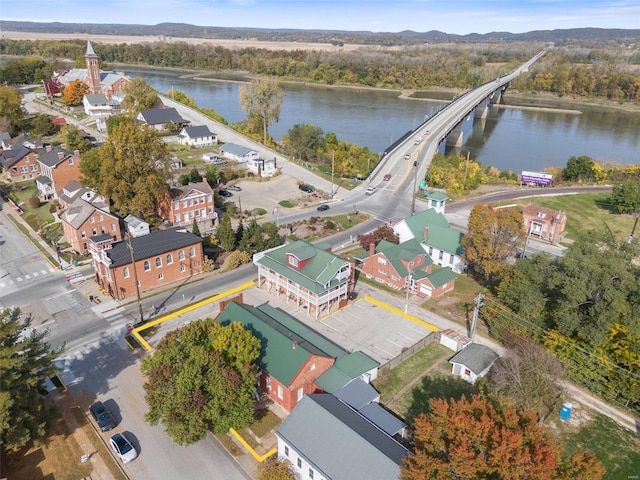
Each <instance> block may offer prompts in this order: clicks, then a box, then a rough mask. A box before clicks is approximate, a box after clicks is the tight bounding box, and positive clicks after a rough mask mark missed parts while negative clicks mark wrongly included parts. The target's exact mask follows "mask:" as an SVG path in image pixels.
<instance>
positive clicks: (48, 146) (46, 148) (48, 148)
mask: <svg viewBox="0 0 640 480" xmlns="http://www.w3.org/2000/svg"><path fill="white" fill-rule="evenodd" d="M52 148H53V147H52V146H51V145H47V146H46V147H45V150H46V151H47V152H50V151H51V149H52Z"/></svg>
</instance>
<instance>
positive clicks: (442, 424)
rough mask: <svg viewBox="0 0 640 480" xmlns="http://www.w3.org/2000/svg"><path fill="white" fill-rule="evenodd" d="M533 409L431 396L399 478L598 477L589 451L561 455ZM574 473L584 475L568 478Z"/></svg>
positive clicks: (537, 479)
mask: <svg viewBox="0 0 640 480" xmlns="http://www.w3.org/2000/svg"><path fill="white" fill-rule="evenodd" d="M544 428H545V427H544V426H543V425H541V424H539V423H538V417H537V415H536V413H535V412H534V411H533V410H524V411H522V412H519V411H518V410H516V409H513V408H504V409H501V410H498V409H496V408H495V407H494V406H493V405H492V404H491V403H490V402H489V401H487V400H485V399H483V398H481V397H479V396H477V395H473V396H472V397H471V399H470V400H467V399H466V398H465V397H462V398H461V399H460V400H450V401H447V400H443V399H432V400H431V402H430V413H428V414H420V415H419V416H418V417H416V419H415V422H414V438H413V453H410V454H409V455H408V456H407V457H405V460H404V463H403V465H402V468H401V477H402V479H403V480H418V479H420V480H423V479H425V478H429V479H434V480H449V479H451V478H469V479H472V478H473V479H475V478H486V479H495V480H506V479H519V478H527V479H535V480H569V479H572V478H583V479H585V480H586V479H589V480H599V479H601V478H602V477H603V475H604V473H605V469H604V467H603V466H602V464H601V463H600V462H599V461H598V460H596V459H595V457H594V456H593V455H591V454H587V453H584V452H579V453H578V454H576V455H573V456H572V457H570V458H566V459H563V458H562V456H561V449H560V447H558V446H557V444H556V442H555V440H554V438H553V436H552V435H550V434H549V433H547V432H546V431H545V430H544ZM575 472H580V473H582V474H584V475H585V476H578V477H571V476H569V474H570V473H575Z"/></svg>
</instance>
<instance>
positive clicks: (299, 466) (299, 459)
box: [298, 457, 302, 468]
mask: <svg viewBox="0 0 640 480" xmlns="http://www.w3.org/2000/svg"><path fill="white" fill-rule="evenodd" d="M298 468H302V459H301V458H300V457H298Z"/></svg>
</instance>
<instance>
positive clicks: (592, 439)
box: [550, 414, 640, 480]
mask: <svg viewBox="0 0 640 480" xmlns="http://www.w3.org/2000/svg"><path fill="white" fill-rule="evenodd" d="M550 423H551V425H550V427H551V429H552V431H553V433H554V435H555V437H556V439H557V440H558V441H559V442H560V443H561V444H562V447H563V449H564V452H565V453H566V454H568V455H571V454H573V453H575V452H576V451H577V450H580V449H582V450H587V451H589V452H591V453H593V454H594V455H595V456H596V457H597V458H598V460H600V461H601V462H602V464H603V465H604V467H605V468H606V469H607V473H606V474H605V476H604V478H605V480H618V479H625V480H626V479H631V478H640V477H639V476H640V436H638V435H637V434H634V433H633V432H631V431H629V430H627V429H626V428H624V427H621V426H620V425H618V424H617V423H615V422H614V421H613V420H611V419H610V418H609V417H606V416H604V415H601V414H595V415H594V416H593V418H590V419H589V420H588V421H586V422H585V423H583V424H581V425H580V426H575V425H573V424H572V423H571V422H570V421H569V422H564V421H562V420H560V419H559V418H558V419H554V420H553V421H552V422H550Z"/></svg>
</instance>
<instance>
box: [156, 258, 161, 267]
mask: <svg viewBox="0 0 640 480" xmlns="http://www.w3.org/2000/svg"><path fill="white" fill-rule="evenodd" d="M161 266H162V259H161V258H160V257H156V268H160V267H161Z"/></svg>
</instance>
